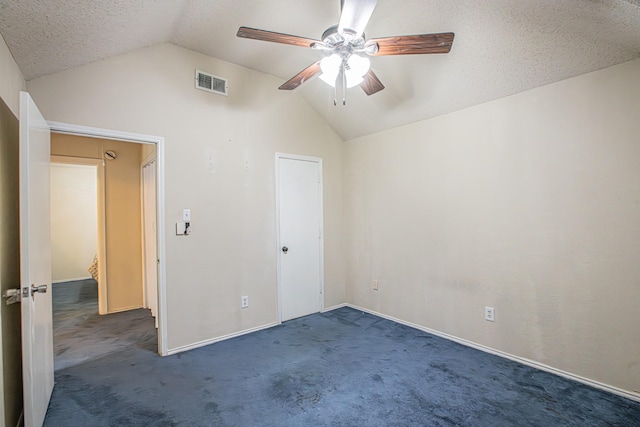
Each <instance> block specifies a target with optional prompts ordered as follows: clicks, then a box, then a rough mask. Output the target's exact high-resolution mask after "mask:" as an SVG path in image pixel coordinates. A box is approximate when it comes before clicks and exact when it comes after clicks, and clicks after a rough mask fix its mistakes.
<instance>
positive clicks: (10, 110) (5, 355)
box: [0, 36, 26, 426]
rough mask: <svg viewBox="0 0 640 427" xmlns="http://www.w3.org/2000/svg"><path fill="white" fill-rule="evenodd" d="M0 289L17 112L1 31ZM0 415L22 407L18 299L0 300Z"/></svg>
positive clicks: (8, 277) (11, 258)
mask: <svg viewBox="0 0 640 427" xmlns="http://www.w3.org/2000/svg"><path fill="white" fill-rule="evenodd" d="M0 76H1V77H0V98H1V101H0V290H1V291H3V292H4V290H6V289H9V288H12V287H18V286H19V283H20V271H19V269H18V266H19V264H20V262H19V260H20V258H19V256H20V253H19V250H20V248H19V246H18V224H19V212H18V120H17V119H16V117H17V116H18V113H19V110H20V107H19V99H20V90H22V89H24V88H25V87H26V85H25V82H24V78H23V77H22V73H20V70H19V69H18V65H17V64H16V63H15V61H14V60H13V57H12V56H11V53H10V52H9V49H8V48H7V45H6V44H5V42H4V39H2V37H1V36H0ZM0 325H1V327H0V334H1V335H0V336H1V339H0V361H1V364H2V369H1V370H0V420H1V422H3V423H4V424H5V425H7V426H15V425H17V423H18V419H19V418H20V414H21V413H22V362H21V359H22V354H21V344H20V305H19V304H16V305H12V306H7V305H5V304H4V302H1V303H0Z"/></svg>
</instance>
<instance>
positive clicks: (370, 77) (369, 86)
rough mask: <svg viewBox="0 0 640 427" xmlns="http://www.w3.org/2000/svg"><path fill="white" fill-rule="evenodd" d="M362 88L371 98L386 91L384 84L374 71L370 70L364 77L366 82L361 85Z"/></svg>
mask: <svg viewBox="0 0 640 427" xmlns="http://www.w3.org/2000/svg"><path fill="white" fill-rule="evenodd" d="M360 87H361V88H362V90H363V91H364V93H366V94H367V95H369V96H371V95H373V94H374V93H377V92H380V91H381V90H382V89H384V85H383V84H382V82H381V81H380V79H379V78H378V76H376V75H375V73H374V72H373V70H369V72H368V73H367V74H365V75H364V81H363V82H362V83H360Z"/></svg>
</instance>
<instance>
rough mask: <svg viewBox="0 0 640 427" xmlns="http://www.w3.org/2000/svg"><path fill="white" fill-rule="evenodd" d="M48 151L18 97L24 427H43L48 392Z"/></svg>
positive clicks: (43, 127)
mask: <svg viewBox="0 0 640 427" xmlns="http://www.w3.org/2000/svg"><path fill="white" fill-rule="evenodd" d="M50 149H51V148H50V132H49V126H48V125H47V122H46V121H45V120H44V118H43V117H42V114H40V111H38V108H37V107H36V105H35V104H34V102H33V100H32V99H31V96H30V95H29V94H28V93H26V92H21V93H20V287H21V289H22V302H21V305H22V307H21V311H22V376H23V378H22V381H23V390H24V423H25V426H26V427H34V426H36V427H39V426H41V425H42V423H43V421H44V416H45V414H46V412H47V407H48V406H49V399H50V398H51V392H52V391H53V319H52V311H51V229H50V206H49V195H50V188H49V173H50V168H51V162H50V157H49V155H50ZM38 289H39V292H38V291H37V290H38Z"/></svg>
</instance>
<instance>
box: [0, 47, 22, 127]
mask: <svg viewBox="0 0 640 427" xmlns="http://www.w3.org/2000/svg"><path fill="white" fill-rule="evenodd" d="M0 76H2V77H0V98H2V99H3V100H4V102H5V103H6V104H7V106H8V107H9V108H10V109H11V111H12V112H13V114H14V115H15V116H16V117H17V116H18V113H19V112H20V91H21V90H25V89H26V83H25V81H24V77H23V76H22V73H21V72H20V68H18V64H16V61H14V60H13V56H12V55H11V52H10V51H9V48H8V47H7V44H6V43H5V42H4V38H2V35H0Z"/></svg>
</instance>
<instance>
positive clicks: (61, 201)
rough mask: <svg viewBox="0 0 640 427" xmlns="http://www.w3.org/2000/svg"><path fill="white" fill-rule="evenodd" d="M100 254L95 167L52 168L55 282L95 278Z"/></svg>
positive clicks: (52, 262) (59, 165)
mask: <svg viewBox="0 0 640 427" xmlns="http://www.w3.org/2000/svg"><path fill="white" fill-rule="evenodd" d="M97 250H98V183H97V174H96V167H95V166H86V165H70V164H60V163H52V164H51V280H52V281H54V282H64V281H69V280H79V279H86V278H88V277H91V275H90V273H89V271H88V268H89V266H90V265H91V264H92V262H93V258H94V256H95V255H96V253H97Z"/></svg>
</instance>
